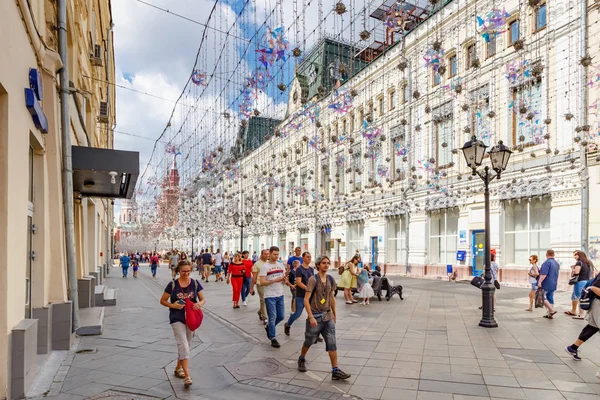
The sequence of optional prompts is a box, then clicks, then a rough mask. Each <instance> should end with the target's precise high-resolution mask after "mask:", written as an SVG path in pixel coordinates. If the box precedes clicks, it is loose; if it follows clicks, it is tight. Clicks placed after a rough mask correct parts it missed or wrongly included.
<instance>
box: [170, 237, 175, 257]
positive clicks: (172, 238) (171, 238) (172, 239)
mask: <svg viewBox="0 0 600 400" xmlns="http://www.w3.org/2000/svg"><path fill="white" fill-rule="evenodd" d="M169 240H170V241H171V253H172V252H173V241H174V240H175V238H174V237H173V236H169Z"/></svg>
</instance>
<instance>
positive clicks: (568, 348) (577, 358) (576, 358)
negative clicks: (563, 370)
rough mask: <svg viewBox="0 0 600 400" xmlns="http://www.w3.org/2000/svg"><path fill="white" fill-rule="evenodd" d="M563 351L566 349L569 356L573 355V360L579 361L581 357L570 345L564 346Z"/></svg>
mask: <svg viewBox="0 0 600 400" xmlns="http://www.w3.org/2000/svg"><path fill="white" fill-rule="evenodd" d="M565 351H566V352H567V353H569V355H570V356H571V357H573V360H576V361H581V357H579V354H578V351H577V350H574V349H573V348H571V346H567V347H565Z"/></svg>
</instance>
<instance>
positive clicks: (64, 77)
mask: <svg viewBox="0 0 600 400" xmlns="http://www.w3.org/2000/svg"><path fill="white" fill-rule="evenodd" d="M58 52H59V54H60V58H61V60H62V64H63V66H62V68H61V70H60V105H61V107H60V122H61V128H62V129H61V133H62V158H63V160H62V161H63V169H62V175H63V176H62V178H63V182H62V184H63V206H64V214H65V242H66V253H67V277H68V279H69V298H70V300H71V302H72V304H73V326H72V329H73V332H75V331H76V330H77V328H79V297H78V294H77V269H76V265H75V222H74V215H73V213H74V207H73V166H72V160H71V133H70V128H69V127H70V122H69V59H68V54H69V53H68V47H67V0H58Z"/></svg>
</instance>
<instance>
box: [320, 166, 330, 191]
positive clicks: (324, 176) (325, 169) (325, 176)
mask: <svg viewBox="0 0 600 400" xmlns="http://www.w3.org/2000/svg"><path fill="white" fill-rule="evenodd" d="M321 185H323V188H322V189H321V192H322V193H323V198H324V200H325V201H329V159H327V158H324V159H323V160H321Z"/></svg>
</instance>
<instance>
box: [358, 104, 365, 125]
mask: <svg viewBox="0 0 600 400" xmlns="http://www.w3.org/2000/svg"><path fill="white" fill-rule="evenodd" d="M364 120H365V110H363V108H362V107H361V108H359V109H358V127H359V128H360V127H361V126H362V123H363V121H364Z"/></svg>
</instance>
